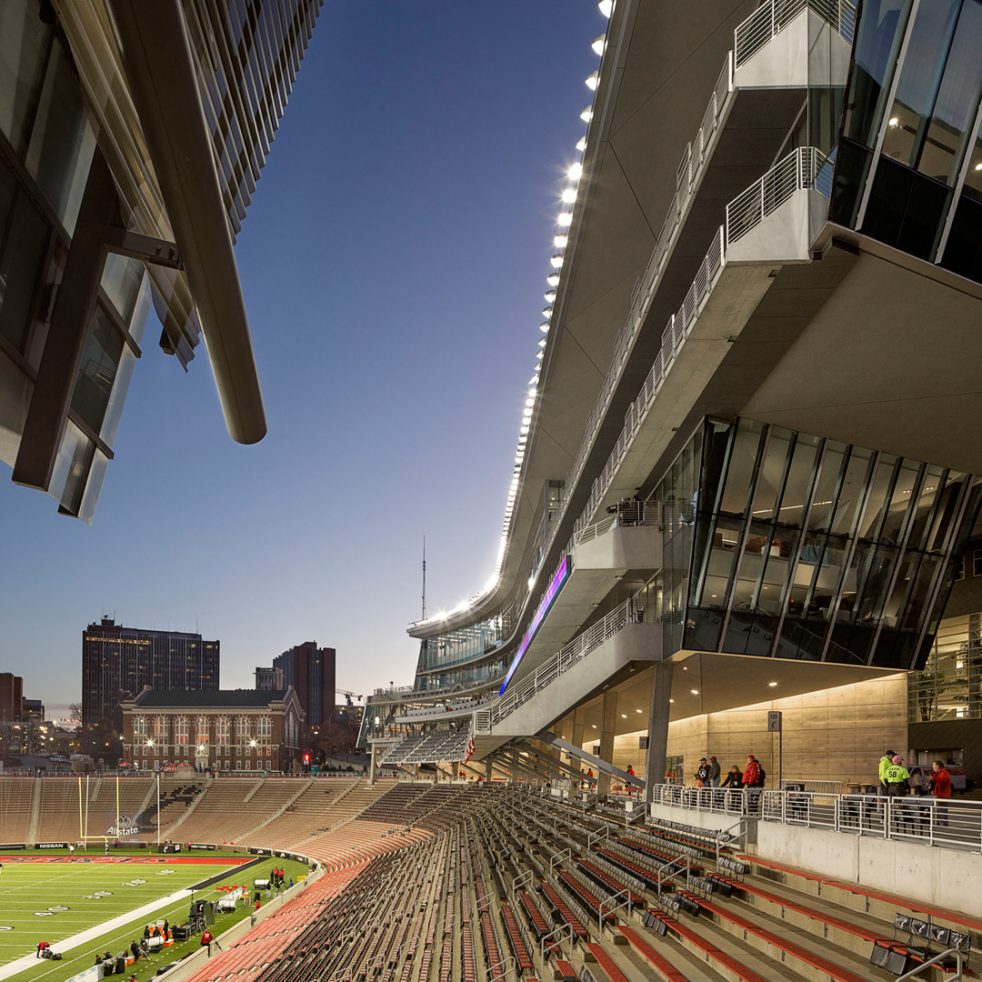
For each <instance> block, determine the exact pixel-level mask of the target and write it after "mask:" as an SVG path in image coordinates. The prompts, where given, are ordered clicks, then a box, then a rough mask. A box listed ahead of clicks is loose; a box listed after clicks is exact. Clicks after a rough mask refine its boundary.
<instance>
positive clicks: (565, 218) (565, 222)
mask: <svg viewBox="0 0 982 982" xmlns="http://www.w3.org/2000/svg"><path fill="white" fill-rule="evenodd" d="M556 224H557V225H559V226H561V227H562V228H569V227H570V225H572V224H573V213H572V212H571V211H561V212H560V213H559V214H558V215H557V216H556Z"/></svg>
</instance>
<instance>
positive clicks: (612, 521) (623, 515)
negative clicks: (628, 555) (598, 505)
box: [570, 501, 657, 549]
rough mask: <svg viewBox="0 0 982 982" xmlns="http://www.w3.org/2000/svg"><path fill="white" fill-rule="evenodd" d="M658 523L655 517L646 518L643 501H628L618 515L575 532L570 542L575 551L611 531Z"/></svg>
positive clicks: (610, 516)
mask: <svg viewBox="0 0 982 982" xmlns="http://www.w3.org/2000/svg"><path fill="white" fill-rule="evenodd" d="M611 507H612V508H613V507H614V506H613V505H611ZM656 522H657V518H656V517H655V516H652V517H650V518H647V519H646V518H645V505H644V502H643V501H626V502H624V503H623V507H621V508H619V509H618V511H617V513H616V514H614V515H609V516H608V517H607V518H603V519H601V520H600V521H599V522H594V523H593V525H587V526H586V528H582V529H580V530H579V531H578V532H574V533H573V537H572V539H571V540H570V541H571V543H572V546H573V548H574V549H575V548H577V547H578V546H581V545H583V544H584V543H585V542H592V541H593V540H594V539H599V538H600V536H602V535H606V534H607V533H608V532H609V531H610V530H611V529H615V528H622V527H626V526H635V525H653V524H655V523H656Z"/></svg>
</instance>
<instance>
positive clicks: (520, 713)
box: [473, 598, 662, 758]
mask: <svg viewBox="0 0 982 982" xmlns="http://www.w3.org/2000/svg"><path fill="white" fill-rule="evenodd" d="M661 657H662V624H661V621H660V619H659V617H658V616H657V614H656V613H654V612H652V611H651V610H646V609H645V608H644V607H642V606H641V603H640V602H639V601H638V600H636V599H635V598H629V599H628V600H626V601H625V602H624V603H622V604H620V605H619V606H618V607H616V608H615V609H614V610H613V611H611V612H610V613H609V614H608V615H607V616H606V617H604V618H602V619H601V620H599V621H597V622H596V623H595V624H593V625H592V626H591V627H589V628H588V629H587V630H586V631H584V632H583V633H582V634H580V635H578V636H577V637H576V638H574V640H572V641H571V642H569V643H568V644H567V645H565V646H564V647H563V648H561V649H560V650H559V651H558V652H555V654H554V655H553V656H552V657H551V658H549V659H548V660H546V661H544V662H542V664H540V665H539V667H538V668H537V669H536V670H535V671H534V672H531V673H530V674H528V675H526V676H525V678H523V679H522V680H521V681H520V682H517V683H516V684H515V685H513V686H512V687H511V688H510V689H509V690H508V692H506V693H505V695H504V696H503V697H501V698H500V699H498V700H496V701H495V702H494V704H493V705H492V706H490V707H488V708H486V709H480V710H478V711H477V712H476V713H474V722H473V733H474V742H475V756H476V757H478V758H481V757H483V756H485V755H486V754H488V753H491V752H493V751H494V750H496V749H498V748H499V747H501V746H503V745H504V744H505V743H507V742H508V741H509V740H512V739H514V738H516V737H527V736H531V735H534V734H536V733H539V732H541V731H542V730H546V729H548V728H549V727H550V726H552V725H553V724H554V723H555V722H556V721H557V720H558V719H560V718H561V717H563V716H564V715H566V714H567V713H568V712H569V711H570V710H571V709H573V708H575V707H576V706H578V705H580V704H581V703H583V702H585V701H586V700H587V699H589V698H590V697H591V696H592V695H594V694H596V693H597V692H599V691H600V690H601V689H602V688H603V687H604V686H606V685H608V684H612V683H613V682H614V681H616V680H617V679H618V678H620V677H622V676H623V677H626V676H627V674H628V673H630V672H632V671H637V668H638V666H639V665H640V666H641V667H644V665H647V664H650V663H651V662H654V661H658V660H659V659H660V658H661Z"/></svg>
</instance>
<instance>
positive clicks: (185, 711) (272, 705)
mask: <svg viewBox="0 0 982 982" xmlns="http://www.w3.org/2000/svg"><path fill="white" fill-rule="evenodd" d="M121 710H122V715H123V753H124V756H125V759H126V760H128V761H130V762H131V763H132V765H133V766H134V767H135V768H138V769H147V770H156V769H159V768H162V767H165V766H167V765H168V764H175V765H178V766H189V767H194V768H195V769H196V770H201V771H204V770H219V771H271V772H272V771H292V770H294V769H295V766H296V765H297V764H298V762H299V760H300V744H301V740H302V736H303V724H304V714H303V709H302V707H301V706H300V701H299V699H298V698H297V693H296V691H295V690H294V689H293V687H292V686H289V687H287V688H286V689H285V690H280V691H278V692H263V691H257V690H255V689H212V690H210V691H198V692H195V691H182V690H178V691H173V690H172V691H167V690H162V689H156V690H154V689H149V688H148V689H144V690H143V691H142V692H141V693H140V694H139V695H137V696H136V697H134V698H131V699H126V700H124V701H123V702H122V704H121Z"/></svg>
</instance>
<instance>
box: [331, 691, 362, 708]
mask: <svg viewBox="0 0 982 982" xmlns="http://www.w3.org/2000/svg"><path fill="white" fill-rule="evenodd" d="M334 691H335V692H339V693H340V694H341V695H342V696H344V704H345V705H346V706H353V705H354V704H355V699H357V700H358V701H359V702H361V696H360V695H358V694H357V693H354V692H352V691H351V690H350V689H335V690H334Z"/></svg>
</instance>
